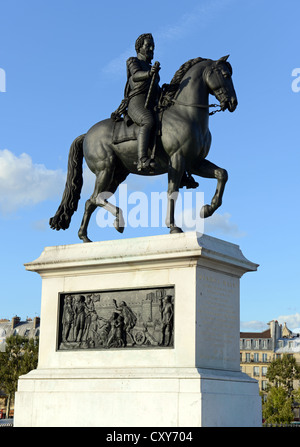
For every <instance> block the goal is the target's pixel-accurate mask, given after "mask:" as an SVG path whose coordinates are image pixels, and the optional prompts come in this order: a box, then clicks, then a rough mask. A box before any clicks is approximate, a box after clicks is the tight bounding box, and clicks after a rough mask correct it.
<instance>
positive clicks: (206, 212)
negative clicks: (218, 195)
mask: <svg viewBox="0 0 300 447" xmlns="http://www.w3.org/2000/svg"><path fill="white" fill-rule="evenodd" d="M212 214H213V209H212V207H211V205H203V207H202V208H201V211H200V217H201V218H202V219H205V218H206V217H209V216H211V215H212Z"/></svg>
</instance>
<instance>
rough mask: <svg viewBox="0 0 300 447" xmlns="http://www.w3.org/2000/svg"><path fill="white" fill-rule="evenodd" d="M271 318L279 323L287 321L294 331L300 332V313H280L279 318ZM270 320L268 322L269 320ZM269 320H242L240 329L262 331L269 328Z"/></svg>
mask: <svg viewBox="0 0 300 447" xmlns="http://www.w3.org/2000/svg"><path fill="white" fill-rule="evenodd" d="M271 320H277V321H278V323H279V324H282V325H283V323H286V325H287V327H288V329H290V330H291V331H292V332H295V333H298V332H300V313H295V314H292V315H280V316H279V317H277V318H272V317H271V318H270V320H269V321H271ZM269 321H268V322H269ZM268 322H263V321H258V320H253V321H241V322H240V329H241V331H242V332H262V331H265V330H266V329H268V328H269V326H268V324H267V323H268Z"/></svg>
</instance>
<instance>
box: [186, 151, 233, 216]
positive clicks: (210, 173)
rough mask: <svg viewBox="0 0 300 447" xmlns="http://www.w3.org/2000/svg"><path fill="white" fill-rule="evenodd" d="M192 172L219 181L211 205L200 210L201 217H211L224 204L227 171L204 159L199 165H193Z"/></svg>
mask: <svg viewBox="0 0 300 447" xmlns="http://www.w3.org/2000/svg"><path fill="white" fill-rule="evenodd" d="M192 173H193V174H196V175H199V176H200V177H204V178H215V179H217V181H218V183H217V188H216V192H215V194H214V196H213V198H212V200H211V203H210V205H204V206H203V207H202V209H201V212H200V215H201V217H204V218H205V217H209V216H211V215H212V214H213V213H214V212H215V211H216V209H218V208H219V207H220V206H221V205H222V197H223V194H224V189H225V185H226V182H227V180H228V174H227V171H226V170H225V169H223V168H219V167H218V166H216V165H215V164H213V163H211V162H210V161H208V160H205V159H204V160H201V162H200V163H199V164H198V165H196V166H193V169H192Z"/></svg>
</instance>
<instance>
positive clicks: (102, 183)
mask: <svg viewBox="0 0 300 447" xmlns="http://www.w3.org/2000/svg"><path fill="white" fill-rule="evenodd" d="M112 173H113V169H106V170H103V171H101V172H100V173H99V174H97V176H96V183H95V188H94V192H93V194H92V195H91V197H90V198H89V199H88V200H87V201H86V203H85V210H84V215H83V218H82V221H81V225H80V228H79V231H78V237H79V238H80V239H81V240H82V241H83V242H91V240H90V239H89V238H88V236H87V227H88V224H89V221H90V218H91V215H92V214H93V212H94V211H95V209H96V208H97V206H104V202H103V198H101V197H100V198H99V195H100V196H101V193H102V194H103V192H105V191H107V190H108V187H109V185H110V183H111V178H112ZM106 202H107V201H106Z"/></svg>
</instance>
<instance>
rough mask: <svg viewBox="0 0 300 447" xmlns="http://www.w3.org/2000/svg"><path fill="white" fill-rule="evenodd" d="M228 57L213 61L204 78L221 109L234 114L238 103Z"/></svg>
mask: <svg viewBox="0 0 300 447" xmlns="http://www.w3.org/2000/svg"><path fill="white" fill-rule="evenodd" d="M228 57H229V56H223V57H221V58H220V59H218V60H217V61H213V62H212V64H210V65H209V66H207V68H206V69H205V71H204V77H205V81H206V84H207V86H208V88H209V90H210V93H211V94H213V95H214V96H215V97H216V98H217V100H218V101H219V102H220V106H221V109H222V110H226V109H228V110H229V111H230V112H233V111H234V110H235V109H236V107H237V103H238V101H237V97H236V93H235V90H234V86H233V82H232V79H231V76H232V67H231V65H230V63H229V62H227V59H228Z"/></svg>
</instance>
